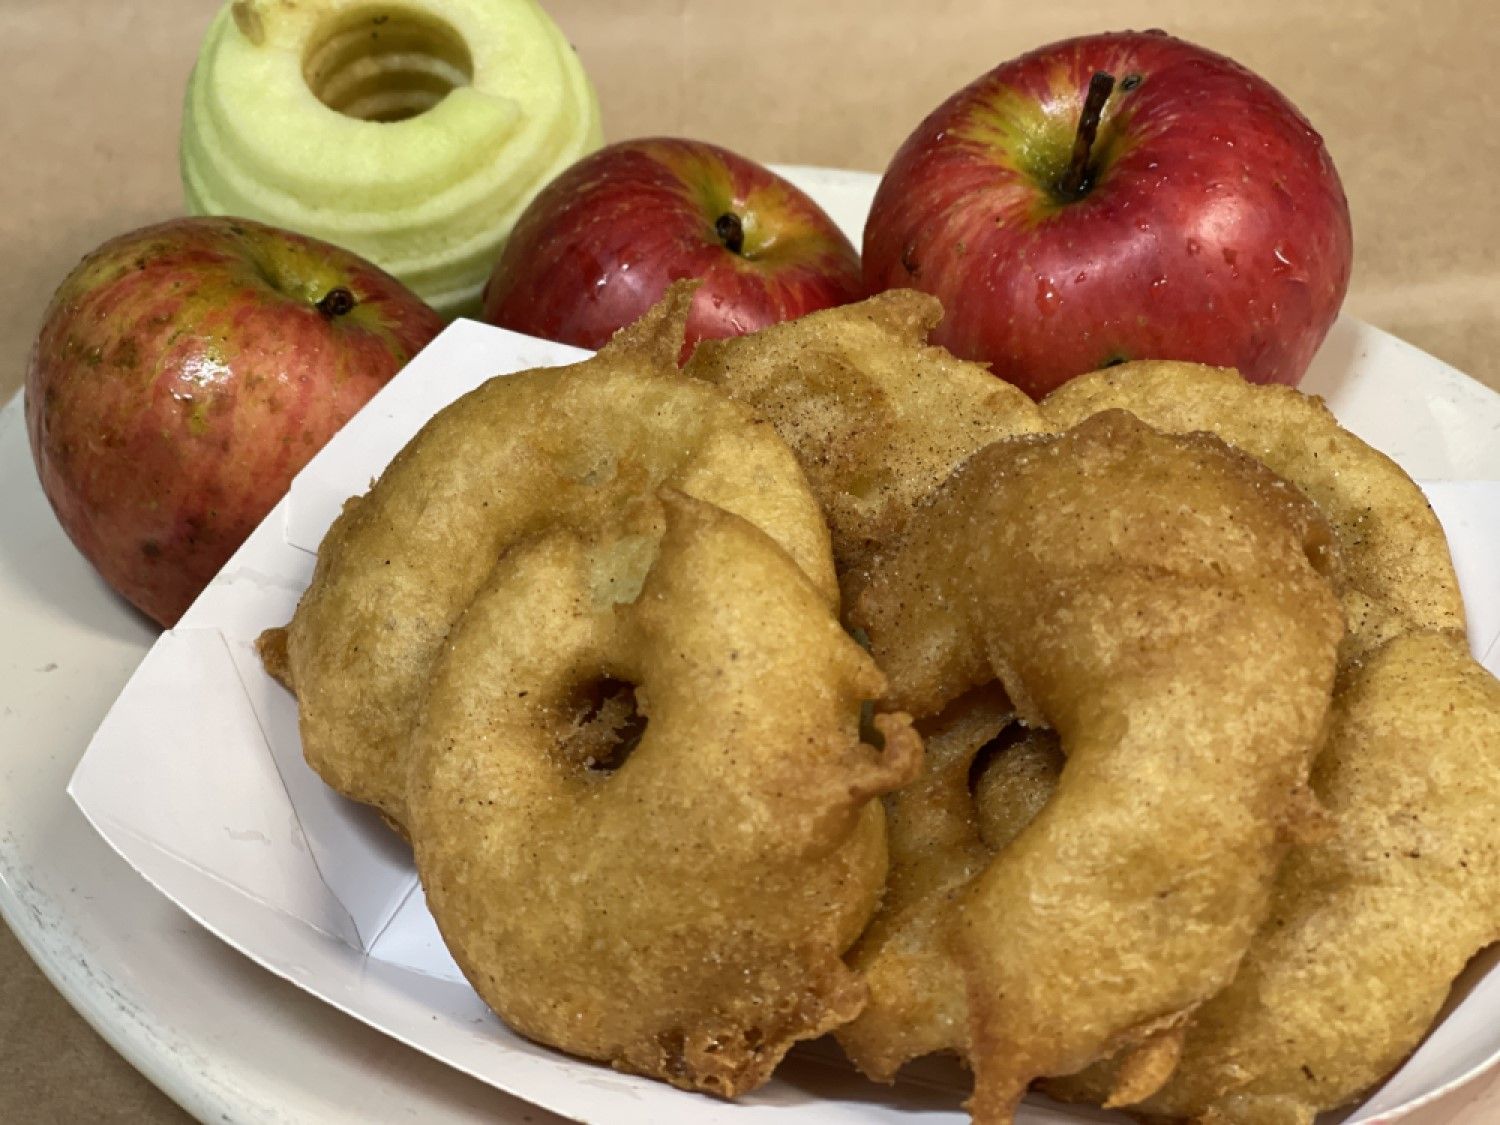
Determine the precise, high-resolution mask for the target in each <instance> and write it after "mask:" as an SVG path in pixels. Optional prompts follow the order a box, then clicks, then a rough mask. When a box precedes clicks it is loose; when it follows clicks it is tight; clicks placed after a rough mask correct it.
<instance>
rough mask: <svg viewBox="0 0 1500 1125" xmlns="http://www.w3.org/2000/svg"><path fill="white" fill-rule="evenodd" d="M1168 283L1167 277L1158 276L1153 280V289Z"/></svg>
mask: <svg viewBox="0 0 1500 1125" xmlns="http://www.w3.org/2000/svg"><path fill="white" fill-rule="evenodd" d="M1166 284H1167V279H1166V278H1164V277H1158V278H1156V279H1155V280H1153V281H1152V282H1151V288H1152V289H1163V288H1165V287H1166Z"/></svg>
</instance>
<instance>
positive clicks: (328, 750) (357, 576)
mask: <svg viewBox="0 0 1500 1125" xmlns="http://www.w3.org/2000/svg"><path fill="white" fill-rule="evenodd" d="M691 300H692V287H691V285H689V284H678V285H676V286H674V287H673V288H672V289H671V290H670V291H669V292H668V294H667V296H666V297H665V298H664V299H663V300H662V302H661V303H660V304H658V305H657V306H656V307H655V308H654V309H652V310H651V312H649V313H648V314H647V315H646V316H644V317H643V318H642V319H641V320H640V321H638V322H637V323H636V324H634V325H632V326H630V327H628V328H625V329H622V330H621V332H620V333H619V334H618V335H617V336H616V337H615V338H614V340H612V341H611V342H610V343H609V344H608V345H607V346H606V347H605V348H604V349H603V350H601V351H600V352H599V353H598V354H597V355H596V356H594V357H592V358H591V359H588V360H585V361H584V362H582V363H578V364H574V365H572V366H570V367H557V368H543V369H539V370H535V371H526V372H522V373H520V374H516V375H509V376H505V377H503V378H497V379H492V380H490V381H489V382H488V383H485V384H484V385H483V386H481V387H480V388H478V389H477V390H475V391H473V392H472V393H470V394H468V395H465V396H464V397H463V398H461V399H459V400H458V401H457V402H455V403H453V404H452V405H450V406H448V407H447V408H446V409H444V410H442V411H441V412H439V413H438V414H437V415H436V416H435V417H434V418H433V419H432V420H431V421H430V422H428V423H427V425H426V426H424V427H423V428H422V430H421V432H420V433H418V434H417V436H416V437H415V438H413V439H412V441H411V442H410V443H409V444H408V445H407V446H406V448H404V449H403V450H402V451H401V452H400V453H399V454H398V455H397V456H396V458H395V459H394V460H393V461H392V462H391V464H390V466H389V467H388V468H387V469H386V470H385V472H384V473H382V474H381V477H380V479H379V480H378V481H377V482H376V483H375V485H374V486H373V487H372V488H371V489H370V491H369V493H367V494H366V495H365V496H363V497H361V498H358V499H355V500H351V501H349V503H348V504H347V505H346V506H345V508H344V511H343V513H342V514H341V515H340V516H339V518H338V519H337V520H336V521H335V522H334V524H333V526H332V527H331V528H330V529H329V531H328V534H327V537H326V538H325V539H324V541H323V544H322V546H321V548H320V549H319V552H318V562H317V568H316V570H315V572H314V575H313V579H312V583H311V585H310V586H309V587H308V590H307V592H306V594H305V595H304V596H303V598H302V601H301V604H300V605H298V607H297V611H296V614H295V616H294V617H293V619H292V621H291V624H290V625H288V626H287V627H286V629H285V631H284V632H282V631H273V632H272V633H271V634H269V635H267V637H265V638H264V639H263V643H262V645H261V650H262V654H263V656H264V657H265V658H266V661H267V665H268V667H270V668H271V670H272V672H273V674H276V675H277V676H278V678H280V679H282V680H283V682H284V683H286V684H287V686H288V687H290V688H291V689H292V690H293V692H294V693H295V694H296V696H297V702H298V708H299V713H300V724H301V733H302V744H303V751H304V753H305V755H306V757H307V760H308V762H309V764H310V765H311V766H312V767H313V769H314V770H316V771H317V772H318V774H319V775H320V776H321V777H322V778H323V779H324V780H325V781H326V782H327V783H328V784H329V785H330V786H332V787H333V788H334V789H336V790H338V791H339V792H340V793H343V794H344V795H346V796H348V797H351V798H353V799H355V800H357V801H363V802H366V803H367V804H371V805H374V806H375V807H376V808H377V809H379V810H380V811H381V812H382V813H384V814H385V816H386V818H387V819H388V820H390V821H392V822H393V823H395V824H396V825H398V826H399V825H400V824H401V822H402V821H403V820H404V818H405V810H404V804H405V800H404V789H405V765H404V748H405V746H406V744H407V741H408V740H409V738H410V735H411V731H412V728H413V725H414V723H415V720H416V713H417V704H418V700H419V698H420V695H421V692H422V690H423V688H424V685H425V683H426V679H427V675H428V672H429V671H430V670H431V668H432V663H433V661H434V660H435V659H436V657H437V654H438V652H439V650H440V648H441V646H442V644H443V638H444V637H445V636H446V635H447V633H448V630H449V628H450V626H451V625H452V623H453V622H454V621H455V620H456V619H457V618H458V616H459V614H460V613H461V612H462V611H463V609H464V607H465V606H466V605H468V603H469V602H470V601H471V600H472V599H473V597H474V594H475V593H476V592H477V591H478V589H479V588H480V586H481V585H483V583H484V581H485V579H486V578H487V576H488V575H489V572H490V570H491V568H492V567H493V566H494V565H495V561H496V559H498V558H499V557H500V556H501V555H502V554H503V553H504V552H505V551H506V550H507V549H508V548H509V547H510V546H511V545H513V544H515V543H517V542H520V541H523V540H525V539H528V538H530V537H533V536H535V535H537V534H540V533H541V532H543V531H545V530H548V529H550V528H559V527H560V528H574V529H591V528H594V527H596V526H598V525H600V524H601V523H602V522H604V521H606V520H609V519H613V518H616V517H617V516H619V514H620V511H621V509H622V508H625V507H629V506H631V505H638V506H639V505H644V507H645V508H647V509H650V508H653V507H654V506H655V505H656V504H657V501H656V492H657V490H658V489H660V488H662V487H664V486H673V487H676V488H679V489H681V490H682V491H683V492H686V493H688V494H689V495H692V496H696V497H698V498H700V499H702V500H706V501H708V502H710V503H713V504H716V505H718V506H719V507H722V508H724V509H725V510H726V511H730V512H734V513H736V514H738V515H741V516H744V517H745V518H746V519H748V520H749V521H750V522H751V523H753V524H755V525H756V526H758V527H760V528H762V529H763V530H764V531H766V533H767V534H769V535H770V536H771V537H772V538H773V539H775V540H776V541H777V542H779V543H780V544H781V545H782V546H783V547H784V548H785V549H786V550H787V551H788V553H789V554H790V555H791V556H792V558H793V559H795V560H796V562H797V564H798V565H799V566H801V567H802V569H803V570H804V571H805V572H806V573H807V574H808V576H809V577H810V578H811V579H812V580H813V582H814V584H815V585H816V587H817V588H818V589H819V590H821V591H822V592H823V594H824V597H825V599H826V600H827V602H828V604H830V605H833V604H835V602H836V598H837V586H836V583H835V580H834V576H833V564H832V560H831V556H830V554H829V545H828V533H827V530H826V529H825V527H824V525H823V521H822V517H821V515H820V513H819V510H818V505H817V503H816V501H815V500H814V498H813V497H812V496H811V494H810V493H809V492H808V488H807V484H806V481H805V479H804V477H803V475H802V471H801V469H800V468H799V467H798V465H797V462H796V460H795V458H794V457H793V456H792V454H791V453H790V452H789V451H788V450H787V448H786V446H785V445H784V444H783V443H782V441H781V440H780V439H779V438H778V437H777V436H776V434H775V433H774V432H773V431H772V430H771V428H770V427H769V426H765V425H762V424H758V423H756V422H755V421H754V420H753V419H752V418H751V417H750V414H749V411H748V410H747V409H746V408H745V407H743V406H741V405H739V404H737V403H733V402H730V401H728V400H727V399H726V398H725V397H724V396H723V395H722V394H720V393H719V392H718V391H715V390H714V389H713V388H711V387H707V386H705V385H703V384H701V383H698V382H694V381H690V380H684V379H683V378H682V377H681V374H680V372H679V371H678V368H677V363H676V361H677V355H678V350H679V348H680V347H681V344H682V334H683V325H684V323H685V320H686V317H687V312H688V306H689V304H690V302H691Z"/></svg>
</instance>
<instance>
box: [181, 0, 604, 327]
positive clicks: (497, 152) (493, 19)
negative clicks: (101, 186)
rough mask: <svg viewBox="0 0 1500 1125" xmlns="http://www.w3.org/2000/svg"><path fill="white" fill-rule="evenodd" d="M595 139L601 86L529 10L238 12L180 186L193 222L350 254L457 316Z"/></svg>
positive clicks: (345, 3)
mask: <svg viewBox="0 0 1500 1125" xmlns="http://www.w3.org/2000/svg"><path fill="white" fill-rule="evenodd" d="M600 140H601V134H600V126H599V107H598V101H597V99H596V98H595V95H594V91H593V87H592V86H591V85H590V83H589V80H588V77H587V76H586V75H585V74H584V72H583V67H582V65H581V64H580V63H579V61H578V57H577V55H576V54H575V53H574V51H573V49H572V47H570V46H569V45H568V42H567V40H566V39H564V38H563V35H562V33H561V32H560V31H559V30H558V28H557V26H556V25H555V24H554V23H553V22H552V21H551V19H549V18H548V16H547V15H546V13H544V12H543V11H542V10H541V9H540V8H539V7H538V6H537V4H536V3H535V2H534V0H402V3H401V4H399V5H396V4H386V3H373V2H371V0H297V2H296V3H292V2H291V0H235V2H234V3H231V4H228V5H226V6H225V8H224V9H223V10H222V11H221V12H220V13H219V15H218V16H217V18H216V19H215V20H214V22H213V24H212V26H211V27H210V28H209V31H208V35H207V36H206V38H205V39H204V42H203V47H202V49H201V51H200V53H199V56H198V63H197V66H196V67H195V68H194V70H193V76H192V79H191V81H190V82H189V85H188V92H187V103H186V106H185V108H184V114H183V123H182V178H183V185H184V188H185V190H186V193H187V203H188V208H189V210H190V211H192V212H193V213H195V214H210V215H240V216H245V217H249V218H255V219H261V220H263V221H265V222H268V223H272V224H275V225H277V226H281V227H286V228H289V229H292V230H296V231H300V232H302V233H304V234H309V235H313V236H315V237H318V238H322V239H326V240H327V241H329V242H333V243H335V244H337V245H341V246H344V247H347V248H349V249H351V250H353V251H355V252H356V253H359V254H361V255H363V256H364V257H366V258H368V259H370V260H371V261H373V262H375V263H376V264H377V265H380V266H381V267H383V268H384V269H386V270H388V271H389V272H391V273H393V274H395V275H396V276H397V277H398V278H400V279H401V280H402V281H404V282H406V284H407V285H409V286H410V287H411V288H412V289H414V290H415V291H416V292H417V293H418V294H419V295H421V296H422V297H423V298H424V299H425V300H426V301H427V302H428V303H429V304H431V305H432V306H433V307H434V308H436V309H437V310H438V311H439V312H440V313H442V314H443V315H445V316H450V317H451V316H456V315H461V314H464V313H469V312H473V311H475V310H477V308H478V303H479V294H480V290H481V289H482V288H483V286H484V282H485V278H486V277H487V276H488V274H489V270H490V267H491V265H493V263H494V261H495V258H496V257H497V255H498V253H499V250H500V247H501V246H502V244H503V243H504V241H505V238H506V237H507V235H509V233H510V229H511V227H512V226H513V225H514V223H515V220H516V218H517V217H518V216H519V215H520V213H521V212H522V210H524V209H525V207H526V205H527V204H528V203H529V202H530V201H531V198H532V196H534V195H535V194H536V193H537V192H538V191H539V190H540V189H541V188H542V187H543V186H544V185H546V184H547V182H548V181H550V180H551V179H552V178H553V177H554V176H555V175H557V173H558V172H560V171H561V170H562V169H563V168H565V167H567V166H568V165H569V164H571V163H572V162H573V161H574V160H576V159H577V158H578V157H580V156H582V155H584V154H585V153H588V152H591V151H593V150H594V149H595V148H597V147H598V146H599V144H600Z"/></svg>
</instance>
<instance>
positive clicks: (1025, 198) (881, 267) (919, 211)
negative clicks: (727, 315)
mask: <svg viewBox="0 0 1500 1125" xmlns="http://www.w3.org/2000/svg"><path fill="white" fill-rule="evenodd" d="M1099 71H1103V72H1107V73H1109V74H1112V75H1113V76H1114V77H1115V78H1116V79H1117V85H1116V86H1115V89H1114V92H1113V94H1112V95H1111V96H1110V98H1109V101H1108V102H1107V103H1106V105H1105V110H1104V116H1103V121H1102V123H1101V125H1100V127H1099V133H1098V137H1097V139H1096V141H1095V144H1094V146H1093V150H1092V151H1093V162H1094V163H1093V167H1094V168H1095V169H1096V173H1095V178H1094V183H1093V187H1092V189H1091V190H1089V191H1088V192H1087V194H1085V195H1083V196H1082V198H1080V199H1077V200H1067V201H1063V200H1060V199H1059V197H1058V196H1057V195H1056V194H1055V193H1054V191H1053V188H1052V185H1054V184H1055V183H1056V182H1057V181H1058V180H1059V179H1060V178H1061V175H1062V173H1063V172H1064V170H1065V169H1066V167H1067V165H1068V158H1069V154H1070V152H1071V149H1072V145H1073V139H1074V135H1075V132H1076V129H1077V122H1078V117H1079V112H1080V109H1081V107H1082V103H1083V99H1084V94H1085V92H1086V90H1087V88H1088V85H1089V80H1090V77H1091V76H1092V75H1093V74H1094V73H1095V72H1099ZM1128 76H1138V84H1137V83H1136V82H1126V81H1125V80H1126V79H1127V77H1128ZM1127 87H1129V88H1127ZM1352 254H1353V243H1352V235H1351V231H1350V223H1349V207H1348V203H1347V202H1346V200H1345V198H1344V192H1343V188H1342V186H1341V185H1340V183H1339V178H1338V174H1337V172H1336V171H1335V170H1334V167H1333V162H1332V160H1331V159H1330V157H1329V155H1328V152H1327V150H1326V148H1325V147H1324V145H1323V140H1322V138H1321V137H1320V136H1319V135H1318V134H1317V133H1316V132H1314V131H1313V128H1312V126H1311V125H1309V124H1308V122H1307V121H1306V119H1305V118H1303V117H1302V115H1301V114H1300V113H1298V111H1297V110H1296V108H1295V107H1294V106H1293V105H1292V104H1291V103H1290V102H1288V101H1287V100H1286V99H1285V98H1284V97H1282V95H1281V94H1279V93H1277V91H1276V90H1275V89H1273V88H1272V87H1271V86H1270V85H1269V84H1268V83H1267V82H1265V81H1264V80H1263V79H1261V78H1259V77H1257V76H1256V75H1254V74H1252V73H1251V72H1250V71H1248V70H1246V69H1245V68H1244V67H1242V66H1240V65H1239V64H1237V63H1235V62H1232V61H1231V60H1229V59H1226V58H1224V57H1223V56H1220V55H1216V54H1214V53H1213V52H1211V51H1207V50H1204V49H1203V48H1201V47H1196V46H1194V45H1192V44H1190V43H1186V42H1183V41H1182V40H1179V39H1175V38H1172V37H1171V36H1168V35H1167V34H1165V33H1164V32H1159V31H1155V32H1140V33H1137V32H1122V33H1116V34H1109V35H1096V36H1089V37H1085V38H1079V39H1071V40H1067V41H1065V42H1061V43H1056V44H1053V45H1051V46H1047V47H1042V48H1040V49H1038V50H1036V51H1033V52H1031V53H1029V54H1026V55H1023V56H1021V57H1020V58H1017V59H1014V60H1012V61H1011V62H1007V63H1004V64H1002V65H1001V66H999V67H997V68H996V69H995V70H992V71H990V72H989V73H988V74H985V75H984V76H982V77H981V78H979V79H978V80H976V81H975V82H973V83H972V84H971V85H969V86H967V87H965V88H964V89H962V90H960V91H959V92H958V93H956V94H954V95H953V96H952V97H951V98H949V99H948V100H947V101H946V102H944V103H943V104H942V105H941V106H939V107H938V108H937V109H936V110H935V111H933V113H932V114H931V115H930V116H928V118H927V119H926V120H925V121H923V122H922V124H921V125H920V126H918V128H917V129H916V131H915V132H914V133H912V135H911V136H910V137H909V138H908V139H907V140H906V142H905V143H904V144H903V145H902V146H901V148H900V150H899V151H898V152H897V153H896V155H895V157H894V159H893V160H892V161H891V164H890V167H889V168H888V169H887V171H886V173H885V176H884V177H883V179H882V181H881V184H880V187H879V190H878V191H877V193H876V196H875V200H874V204H873V207H872V209H871V212H870V216H869V220H868V222H867V225H866V227H865V239H864V270H865V281H866V283H867V285H868V286H869V288H870V290H871V291H872V292H878V291H879V290H882V289H889V288H894V287H898V286H909V287H913V288H918V289H923V290H926V291H927V292H929V293H932V294H934V295H935V296H937V297H938V298H939V299H940V300H941V301H942V302H943V306H944V308H945V310H946V316H945V318H944V320H943V322H942V324H941V325H939V327H938V330H937V332H936V333H935V334H934V340H935V342H937V343H941V344H943V345H945V346H946V347H948V348H949V349H950V350H951V351H953V352H955V353H957V354H958V355H960V356H963V357H965V358H968V359H975V360H980V361H984V362H988V363H989V364H990V365H991V368H992V369H993V370H994V372H995V373H996V374H997V375H999V376H1001V377H1003V378H1005V379H1007V380H1009V381H1011V382H1013V383H1015V384H1017V385H1018V386H1020V387H1021V388H1023V389H1024V390H1026V391H1027V392H1028V393H1030V394H1031V395H1032V396H1033V397H1040V396H1042V395H1044V394H1046V393H1047V392H1048V391H1050V390H1051V389H1053V388H1054V387H1056V386H1058V385H1059V384H1061V383H1063V382H1065V381H1067V380H1068V379H1069V378H1071V377H1073V376H1075V375H1078V374H1081V373H1083V372H1085V371H1091V370H1094V369H1096V368H1099V367H1102V366H1105V365H1107V364H1110V363H1115V362H1120V361H1123V360H1127V359H1181V360H1193V361H1197V362H1201V363H1211V364H1217V365H1220V366H1226V367H1235V368H1238V369H1239V371H1240V373H1241V374H1242V375H1244V376H1245V378H1247V379H1249V380H1250V381H1251V382H1259V383H1285V384H1290V385H1296V384H1297V383H1298V382H1299V381H1300V380H1301V378H1302V376H1303V375H1304V374H1305V373H1306V371H1307V366H1308V364H1309V363H1310V362H1311V361H1312V357H1313V353H1314V352H1316V351H1317V348H1318V345H1319V344H1320V343H1321V342H1322V340H1323V337H1324V336H1325V335H1326V334H1327V332H1328V329H1329V327H1330V326H1331V325H1332V324H1333V321H1334V318H1335V317H1336V316H1337V315H1338V309H1339V306H1340V304H1341V303H1342V302H1343V299H1344V293H1345V291H1346V289H1347V288H1348V283H1349V269H1350V264H1351V259H1352Z"/></svg>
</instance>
